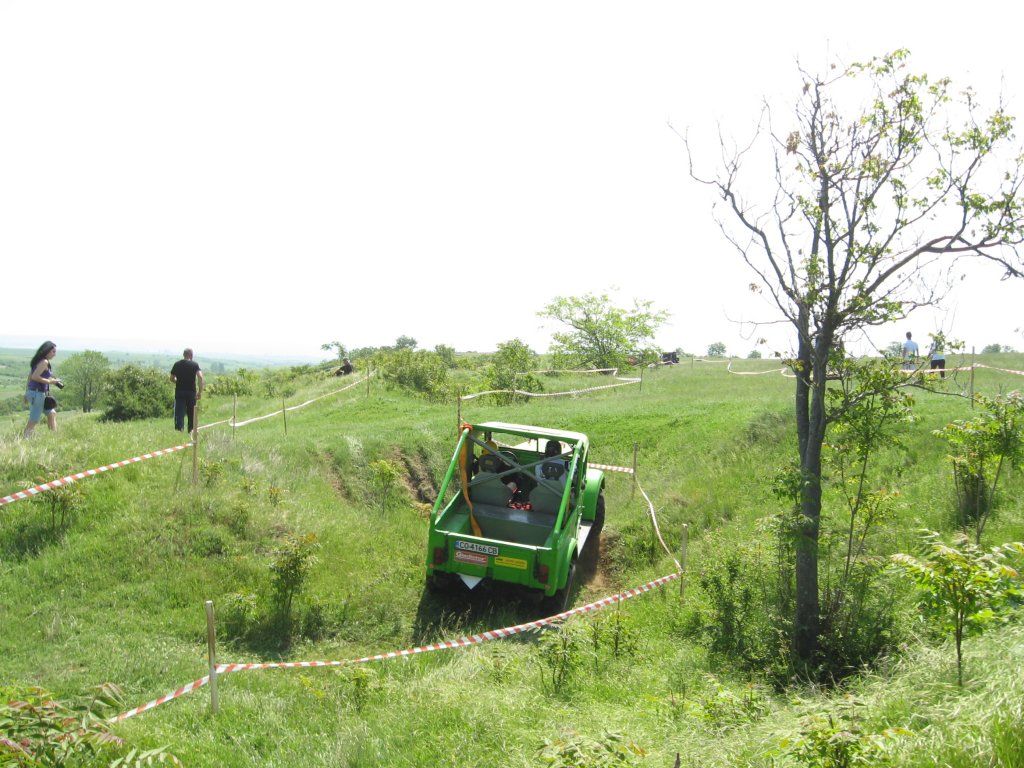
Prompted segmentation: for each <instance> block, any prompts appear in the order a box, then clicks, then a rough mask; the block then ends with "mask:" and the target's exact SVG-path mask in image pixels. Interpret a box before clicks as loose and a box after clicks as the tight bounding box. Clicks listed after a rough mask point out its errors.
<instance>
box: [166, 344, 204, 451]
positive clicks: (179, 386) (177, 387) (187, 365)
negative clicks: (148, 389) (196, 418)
mask: <svg viewBox="0 0 1024 768" xmlns="http://www.w3.org/2000/svg"><path fill="white" fill-rule="evenodd" d="M182 358H183V359H181V360H179V361H178V362H176V363H175V364H174V365H172V366H171V381H173V382H174V428H175V429H176V430H178V431H179V432H181V430H182V429H184V428H185V419H186V417H187V418H188V431H189V433H190V434H191V432H192V423H193V422H192V415H193V414H194V413H195V410H196V401H197V400H199V398H201V397H202V396H203V385H204V383H205V382H204V381H203V372H202V371H201V370H200V368H199V363H197V362H196V361H195V360H193V359H192V350H191V349H186V350H185V351H184V352H183V353H182ZM197 382H198V384H197Z"/></svg>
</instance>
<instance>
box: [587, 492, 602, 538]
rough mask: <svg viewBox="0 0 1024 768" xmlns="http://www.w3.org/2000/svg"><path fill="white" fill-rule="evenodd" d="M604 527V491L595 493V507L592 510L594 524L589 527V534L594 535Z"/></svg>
mask: <svg viewBox="0 0 1024 768" xmlns="http://www.w3.org/2000/svg"><path fill="white" fill-rule="evenodd" d="M602 528H604V491H601V493H599V494H597V509H595V510H594V524H593V525H592V526H591V528H590V535H591V536H596V535H597V534H599V533H600V532H601V529H602Z"/></svg>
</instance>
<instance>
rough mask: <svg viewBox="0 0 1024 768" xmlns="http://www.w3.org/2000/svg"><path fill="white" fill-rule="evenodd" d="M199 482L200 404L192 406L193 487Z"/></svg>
mask: <svg viewBox="0 0 1024 768" xmlns="http://www.w3.org/2000/svg"><path fill="white" fill-rule="evenodd" d="M198 482H199V404H198V403H197V404H196V405H194V406H192V485H196V484H197V483H198Z"/></svg>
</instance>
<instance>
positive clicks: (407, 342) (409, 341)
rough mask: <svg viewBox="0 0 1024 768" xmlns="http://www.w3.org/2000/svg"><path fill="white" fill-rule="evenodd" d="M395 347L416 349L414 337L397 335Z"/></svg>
mask: <svg viewBox="0 0 1024 768" xmlns="http://www.w3.org/2000/svg"><path fill="white" fill-rule="evenodd" d="M395 349H416V339H414V338H413V337H412V336H399V337H398V338H397V339H395Z"/></svg>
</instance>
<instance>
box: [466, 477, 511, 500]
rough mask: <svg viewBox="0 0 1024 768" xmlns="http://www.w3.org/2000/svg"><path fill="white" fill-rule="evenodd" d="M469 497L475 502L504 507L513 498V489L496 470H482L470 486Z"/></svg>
mask: <svg viewBox="0 0 1024 768" xmlns="http://www.w3.org/2000/svg"><path fill="white" fill-rule="evenodd" d="M469 499H470V501H472V502H473V503H474V504H493V505H494V506H497V507H504V506H506V505H507V504H508V503H509V501H511V500H512V489H511V488H509V487H508V486H507V485H505V483H503V482H502V481H501V478H500V477H498V475H497V474H495V473H494V472H481V473H480V474H478V475H477V476H476V477H475V478H473V482H472V484H471V485H470V486H469Z"/></svg>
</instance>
